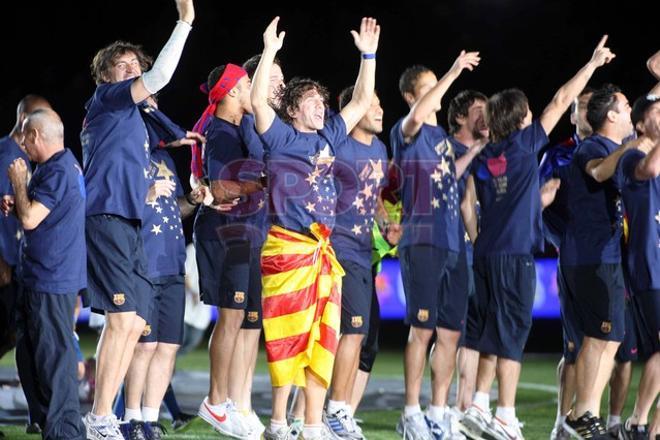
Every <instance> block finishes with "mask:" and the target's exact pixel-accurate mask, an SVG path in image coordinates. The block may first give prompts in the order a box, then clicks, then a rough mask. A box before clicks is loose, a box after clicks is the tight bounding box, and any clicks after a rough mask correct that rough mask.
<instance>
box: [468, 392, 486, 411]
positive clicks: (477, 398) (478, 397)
mask: <svg viewBox="0 0 660 440" xmlns="http://www.w3.org/2000/svg"><path fill="white" fill-rule="evenodd" d="M472 403H474V404H475V405H477V406H478V407H479V408H480V409H482V410H484V411H489V412H490V394H488V393H482V392H481V391H477V392H476V393H474V399H472Z"/></svg>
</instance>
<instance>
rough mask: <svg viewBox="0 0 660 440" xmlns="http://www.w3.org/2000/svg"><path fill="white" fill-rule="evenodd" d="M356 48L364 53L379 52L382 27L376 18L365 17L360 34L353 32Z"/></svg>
mask: <svg viewBox="0 0 660 440" xmlns="http://www.w3.org/2000/svg"><path fill="white" fill-rule="evenodd" d="M351 35H352V36H353V41H354V42H355V47H357V48H358V50H359V51H360V52H362V53H376V50H378V38H379V37H380V26H379V25H378V24H377V23H376V19H375V18H371V17H363V18H362V22H361V23H360V33H359V34H358V33H357V32H356V31H351Z"/></svg>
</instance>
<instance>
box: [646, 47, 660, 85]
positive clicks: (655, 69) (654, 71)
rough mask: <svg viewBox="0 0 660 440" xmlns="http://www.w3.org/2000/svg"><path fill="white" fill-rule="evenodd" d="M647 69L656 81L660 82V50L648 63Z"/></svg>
mask: <svg viewBox="0 0 660 440" xmlns="http://www.w3.org/2000/svg"><path fill="white" fill-rule="evenodd" d="M646 67H647V68H648V69H649V72H651V75H653V76H654V77H655V79H657V80H660V50H659V51H657V52H656V53H655V54H653V56H651V58H649V59H648V60H647V61H646Z"/></svg>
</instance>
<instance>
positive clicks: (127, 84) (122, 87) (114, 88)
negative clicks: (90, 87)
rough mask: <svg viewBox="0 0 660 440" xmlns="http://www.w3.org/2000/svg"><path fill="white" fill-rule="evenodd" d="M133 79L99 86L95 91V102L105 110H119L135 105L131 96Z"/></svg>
mask: <svg viewBox="0 0 660 440" xmlns="http://www.w3.org/2000/svg"><path fill="white" fill-rule="evenodd" d="M133 81H134V80H133V79H129V80H126V81H121V82H118V83H110V84H101V85H99V86H98V88H97V89H96V100H98V101H99V102H100V103H101V105H102V106H103V108H105V109H107V110H120V109H122V108H128V107H130V106H133V105H135V103H134V102H133V97H132V96H131V84H133Z"/></svg>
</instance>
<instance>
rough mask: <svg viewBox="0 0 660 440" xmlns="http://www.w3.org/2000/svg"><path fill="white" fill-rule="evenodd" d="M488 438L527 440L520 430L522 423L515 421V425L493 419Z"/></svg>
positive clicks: (489, 426) (495, 439)
mask: <svg viewBox="0 0 660 440" xmlns="http://www.w3.org/2000/svg"><path fill="white" fill-rule="evenodd" d="M487 432H488V437H491V438H493V439H494V440H525V438H524V437H523V435H522V431H521V430H520V422H518V419H515V420H514V421H513V423H506V422H505V421H504V420H502V419H500V418H498V417H493V420H491V422H490V424H489V425H488V431H487Z"/></svg>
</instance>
